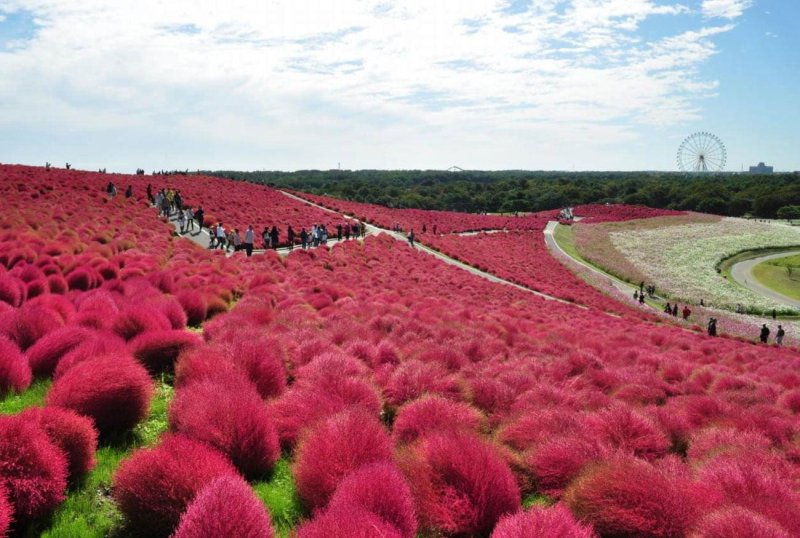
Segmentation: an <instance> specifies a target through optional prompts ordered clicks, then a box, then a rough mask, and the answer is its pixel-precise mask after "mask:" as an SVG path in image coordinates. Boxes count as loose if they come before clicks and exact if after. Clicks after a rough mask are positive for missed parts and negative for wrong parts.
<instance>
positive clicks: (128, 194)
mask: <svg viewBox="0 0 800 538" xmlns="http://www.w3.org/2000/svg"><path fill="white" fill-rule="evenodd" d="M132 196H133V185H128V188H127V189H125V198H131V197H132Z"/></svg>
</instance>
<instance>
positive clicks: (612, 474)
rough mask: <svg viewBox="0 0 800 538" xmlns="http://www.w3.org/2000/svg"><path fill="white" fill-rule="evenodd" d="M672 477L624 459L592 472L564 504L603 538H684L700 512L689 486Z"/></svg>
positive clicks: (572, 489)
mask: <svg viewBox="0 0 800 538" xmlns="http://www.w3.org/2000/svg"><path fill="white" fill-rule="evenodd" d="M669 474H670V473H665V472H662V471H661V470H659V469H656V468H655V467H653V466H652V465H651V464H649V463H647V462H646V461H642V460H639V459H636V458H633V457H630V456H620V457H618V458H615V459H611V460H607V461H605V462H603V463H600V464H597V465H594V466H592V467H591V468H589V469H587V470H586V471H585V472H584V474H583V475H581V476H580V477H579V478H578V479H577V480H576V481H575V482H574V483H573V484H572V485H571V486H570V488H569V489H568V490H567V492H566V495H565V500H566V503H567V505H568V506H569V507H570V509H571V510H572V513H573V514H575V515H576V516H577V517H578V519H580V520H581V521H584V522H586V523H590V524H592V525H593V526H594V528H595V530H596V531H597V532H598V533H599V534H600V535H602V536H606V535H608V536H640V537H643V538H644V537H653V538H671V537H674V538H679V537H682V536H685V535H686V533H687V532H688V531H689V529H691V527H692V525H693V524H694V523H695V521H696V519H697V517H698V516H699V515H700V511H701V507H700V506H699V503H698V499H697V498H695V497H694V496H693V495H692V490H691V487H690V484H689V483H684V481H678V479H677V478H676V477H674V476H669ZM686 482H688V481H686Z"/></svg>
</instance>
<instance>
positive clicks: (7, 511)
mask: <svg viewBox="0 0 800 538" xmlns="http://www.w3.org/2000/svg"><path fill="white" fill-rule="evenodd" d="M13 522H14V507H13V506H11V501H9V500H8V490H7V489H6V487H5V486H4V485H3V483H2V482H0V536H2V537H5V536H6V534H7V533H8V529H9V527H11V523H13Z"/></svg>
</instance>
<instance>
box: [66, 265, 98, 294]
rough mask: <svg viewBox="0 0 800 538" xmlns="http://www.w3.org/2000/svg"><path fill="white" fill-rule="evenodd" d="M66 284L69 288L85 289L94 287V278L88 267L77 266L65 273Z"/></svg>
mask: <svg viewBox="0 0 800 538" xmlns="http://www.w3.org/2000/svg"><path fill="white" fill-rule="evenodd" d="M67 286H69V289H70V290H80V291H86V290H88V289H91V288H93V287H94V278H93V277H92V273H91V271H89V269H86V268H83V267H79V268H78V269H75V270H74V271H72V272H70V274H68V275H67Z"/></svg>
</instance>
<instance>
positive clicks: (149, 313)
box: [111, 304, 172, 340]
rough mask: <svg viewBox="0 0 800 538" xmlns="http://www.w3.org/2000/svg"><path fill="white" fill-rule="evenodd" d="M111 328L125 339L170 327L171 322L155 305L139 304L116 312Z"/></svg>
mask: <svg viewBox="0 0 800 538" xmlns="http://www.w3.org/2000/svg"><path fill="white" fill-rule="evenodd" d="M111 329H112V330H113V331H114V332H115V333H117V334H118V335H120V336H121V337H122V338H124V339H125V340H131V339H133V338H134V337H136V336H138V335H140V334H141V333H143V332H147V331H167V330H169V329H172V323H170V321H169V319H168V318H167V316H166V315H164V313H163V312H161V310H159V309H158V308H157V307H155V306H151V305H142V304H140V305H135V306H130V307H128V308H126V309H125V310H123V311H121V312H120V313H119V314H117V316H116V317H115V318H114V321H113V322H112V324H111Z"/></svg>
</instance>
